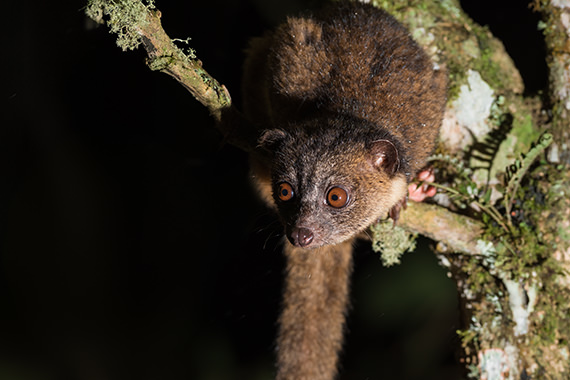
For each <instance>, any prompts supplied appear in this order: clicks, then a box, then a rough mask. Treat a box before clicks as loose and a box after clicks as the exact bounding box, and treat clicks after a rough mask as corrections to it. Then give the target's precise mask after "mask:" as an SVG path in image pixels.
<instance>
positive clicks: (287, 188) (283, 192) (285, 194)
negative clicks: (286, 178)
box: [277, 182, 295, 202]
mask: <svg viewBox="0 0 570 380" xmlns="http://www.w3.org/2000/svg"><path fill="white" fill-rule="evenodd" d="M294 195H295V193H294V192H293V187H291V185H289V184H288V183H287V182H283V183H282V184H280V185H279V190H278V193H277V196H278V197H279V199H281V200H282V201H283V202H287V201H290V200H291V199H293V196H294Z"/></svg>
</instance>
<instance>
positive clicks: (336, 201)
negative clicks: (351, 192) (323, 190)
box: [327, 187, 348, 208]
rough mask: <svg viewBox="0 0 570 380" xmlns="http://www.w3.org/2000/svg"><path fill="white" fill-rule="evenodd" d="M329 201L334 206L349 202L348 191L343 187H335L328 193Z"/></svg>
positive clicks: (337, 206) (339, 206)
mask: <svg viewBox="0 0 570 380" xmlns="http://www.w3.org/2000/svg"><path fill="white" fill-rule="evenodd" d="M327 203H328V204H329V205H330V206H332V207H334V208H341V207H344V206H346V204H347V203H348V193H347V192H346V190H345V189H343V188H342V187H333V188H332V189H330V190H329V192H328V193H327Z"/></svg>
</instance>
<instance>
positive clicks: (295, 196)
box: [272, 131, 406, 248]
mask: <svg viewBox="0 0 570 380" xmlns="http://www.w3.org/2000/svg"><path fill="white" fill-rule="evenodd" d="M279 133H282V131H280V132H279ZM290 133H295V132H284V136H288V135H289V134H290ZM300 133H303V132H300ZM272 182H273V199H274V201H275V203H276V205H277V209H278V211H279V216H280V218H281V221H282V223H283V224H284V227H285V233H286V235H287V238H288V240H289V242H290V243H291V244H293V245H295V246H298V247H303V248H317V247H320V246H323V245H330V244H337V243H340V242H342V241H345V240H347V239H349V238H351V237H352V236H354V235H355V234H357V233H359V232H361V231H362V230H364V229H365V228H366V227H368V226H369V225H370V224H371V223H373V222H374V221H375V220H377V219H378V218H379V217H383V216H385V214H386V212H387V211H388V210H389V209H390V208H391V207H392V206H393V205H394V204H395V203H396V202H397V201H398V200H400V199H401V198H402V197H403V196H405V188H406V185H405V180H404V179H403V176H394V175H389V174H388V173H386V171H385V170H384V169H383V167H382V166H381V165H380V166H378V165H377V156H375V155H373V154H371V152H370V149H369V148H366V147H365V146H364V143H360V144H359V143H356V142H354V143H350V144H347V143H346V141H345V143H344V144H343V143H341V142H340V141H338V140H335V139H330V140H328V141H323V138H319V137H316V138H315V137H314V136H295V137H291V138H288V137H283V138H282V139H281V141H280V142H279V144H278V145H277V147H276V149H275V151H274V162H273V168H272Z"/></svg>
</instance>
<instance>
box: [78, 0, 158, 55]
mask: <svg viewBox="0 0 570 380" xmlns="http://www.w3.org/2000/svg"><path fill="white" fill-rule="evenodd" d="M152 9H155V7H154V0H145V1H144V2H143V1H139V0H117V1H113V0H90V1H89V3H88V4H87V7H86V8H85V14H86V15H87V16H88V17H90V18H91V19H93V20H94V21H95V22H97V23H101V24H102V23H104V22H105V21H106V23H107V26H108V27H109V31H110V32H111V33H115V34H117V46H119V47H120V48H121V49H123V51H126V50H134V49H136V48H137V47H138V46H139V45H140V44H141V42H142V41H141V36H140V34H139V33H138V31H137V30H138V28H139V27H140V26H144V25H146V24H147V23H148V21H147V14H148V12H149V10H152Z"/></svg>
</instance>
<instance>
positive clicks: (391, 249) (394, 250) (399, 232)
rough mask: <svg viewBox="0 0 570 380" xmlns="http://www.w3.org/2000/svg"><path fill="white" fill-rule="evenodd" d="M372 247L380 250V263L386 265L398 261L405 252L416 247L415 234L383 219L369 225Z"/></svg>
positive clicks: (375, 250) (377, 250) (376, 250)
mask: <svg viewBox="0 0 570 380" xmlns="http://www.w3.org/2000/svg"><path fill="white" fill-rule="evenodd" d="M370 231H371V232H372V249H373V250H374V252H380V253H381V258H382V264H383V265H384V266H386V267H389V266H392V265H394V264H399V263H400V258H401V257H402V255H403V254H404V253H405V252H408V251H413V250H414V249H415V248H416V235H414V234H411V233H409V232H407V231H406V230H404V229H403V228H401V227H398V226H394V223H393V222H392V220H385V221H381V222H379V223H376V224H375V225H373V226H371V227H370Z"/></svg>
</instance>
